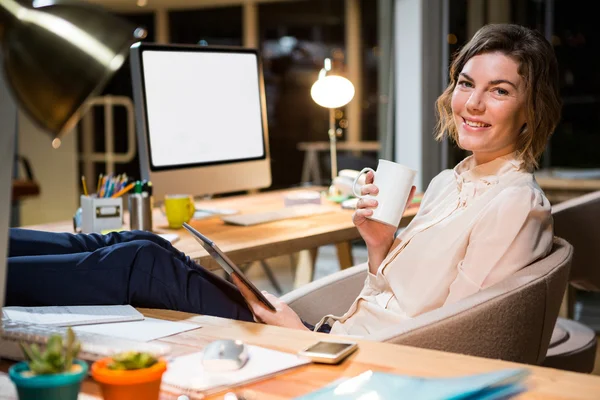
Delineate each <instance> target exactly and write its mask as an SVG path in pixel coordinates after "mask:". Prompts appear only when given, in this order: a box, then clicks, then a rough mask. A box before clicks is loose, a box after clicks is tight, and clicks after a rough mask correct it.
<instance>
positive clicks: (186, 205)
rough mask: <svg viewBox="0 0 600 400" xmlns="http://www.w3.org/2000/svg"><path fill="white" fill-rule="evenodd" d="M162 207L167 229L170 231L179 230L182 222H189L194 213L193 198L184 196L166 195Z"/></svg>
mask: <svg viewBox="0 0 600 400" xmlns="http://www.w3.org/2000/svg"><path fill="white" fill-rule="evenodd" d="M164 207H165V214H167V221H169V228H172V229H179V228H181V227H182V226H183V223H184V222H190V220H191V219H192V217H193V216H194V212H195V211H196V207H195V206H194V198H193V197H192V196H188V195H185V194H168V195H166V196H165V204H164Z"/></svg>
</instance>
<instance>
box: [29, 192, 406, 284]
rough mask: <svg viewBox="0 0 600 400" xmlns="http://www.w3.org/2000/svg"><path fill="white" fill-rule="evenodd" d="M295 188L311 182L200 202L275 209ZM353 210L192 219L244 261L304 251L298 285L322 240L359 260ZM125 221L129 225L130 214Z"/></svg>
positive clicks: (186, 239) (69, 227) (161, 226)
mask: <svg viewBox="0 0 600 400" xmlns="http://www.w3.org/2000/svg"><path fill="white" fill-rule="evenodd" d="M308 189H310V188H308ZM318 189H323V188H318ZM296 190H307V188H302V189H288V190H279V191H271V192H262V193H258V194H252V195H243V196H232V197H225V198H222V199H216V200H210V201H198V202H196V206H197V207H198V208H222V209H237V210H240V211H241V212H242V213H255V212H261V211H268V210H275V209H278V208H283V207H284V204H283V195H284V194H285V193H289V192H292V191H296ZM332 204H333V203H332ZM416 212H417V209H416V208H411V209H409V210H407V212H406V214H405V217H404V218H403V219H402V221H401V226H406V225H407V224H408V223H409V222H410V220H411V219H412V218H413V217H414V215H415V214H416ZM352 213H353V211H352V210H344V209H342V208H341V207H339V205H336V206H335V207H334V211H332V212H331V213H326V214H321V215H315V216H310V217H302V218H294V219H287V220H281V221H276V222H271V223H268V224H260V225H254V226H247V227H242V226H235V225H228V224H225V223H224V222H223V221H221V219H220V218H218V217H213V218H208V219H203V220H193V221H192V222H191V223H190V224H191V225H192V226H193V227H194V228H196V229H197V230H198V231H200V232H202V233H203V234H205V235H206V236H208V237H209V238H211V239H212V240H213V241H214V242H215V243H217V244H218V246H219V247H220V248H221V250H223V251H224V252H225V253H227V256H228V257H229V258H231V260H232V261H233V262H235V263H236V264H239V265H242V264H245V263H250V262H254V261H259V260H264V259H267V258H271V257H277V256H282V255H287V254H291V253H296V252H299V253H300V254H299V261H298V265H297V268H296V281H295V285H296V287H298V286H301V285H303V284H305V283H307V282H310V281H311V280H312V276H313V272H314V261H315V259H316V256H317V250H318V248H319V247H320V246H324V245H328V244H335V245H336V247H337V251H338V259H339V260H340V267H341V268H347V267H350V266H352V265H354V262H353V260H352V247H351V244H350V242H351V241H352V240H355V239H359V238H360V235H359V234H358V230H357V229H356V228H355V226H354V224H353V223H352ZM125 222H126V226H127V222H128V221H127V216H126V217H125ZM153 222H154V228H155V230H156V231H158V232H176V233H177V234H178V235H179V237H180V239H179V241H177V242H176V243H175V244H174V245H175V247H177V248H178V249H179V250H181V251H183V252H184V253H186V254H187V255H188V256H190V257H191V258H192V259H193V260H195V261H196V262H198V263H199V264H200V265H202V266H204V267H205V268H207V269H209V270H217V269H220V267H219V266H218V264H217V263H216V262H215V261H214V260H213V259H212V257H211V256H209V255H208V253H207V252H206V251H205V250H204V249H203V248H202V247H201V246H200V245H199V244H198V242H196V240H195V239H194V238H193V237H192V236H191V235H190V234H188V232H187V231H186V230H185V229H179V230H169V229H168V224H167V219H166V217H165V216H164V215H163V214H162V212H161V211H160V210H159V209H156V210H154V213H153ZM26 228H29V229H37V230H43V231H51V232H72V231H73V224H72V222H71V221H63V222H58V223H51V224H44V225H34V226H28V227H26Z"/></svg>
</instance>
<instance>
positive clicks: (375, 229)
mask: <svg viewBox="0 0 600 400" xmlns="http://www.w3.org/2000/svg"><path fill="white" fill-rule="evenodd" d="M374 178H375V175H374V174H373V171H369V172H367V174H366V176H365V184H364V185H363V186H362V187H361V189H360V194H361V195H363V196H364V195H371V196H374V197H375V198H360V199H358V203H357V204H356V211H355V212H354V215H353V216H352V222H353V223H354V225H355V226H356V228H357V229H358V232H359V233H360V236H362V238H363V240H364V241H365V243H366V244H367V247H369V248H372V249H378V248H381V247H385V246H388V249H389V246H391V245H392V242H393V241H394V234H395V233H396V228H394V227H393V226H391V225H387V224H383V223H381V222H378V221H374V220H371V219H369V218H367V217H370V216H372V215H373V210H374V209H375V208H377V205H378V202H377V199H376V196H377V193H379V188H378V187H377V186H375V184H373V179H374Z"/></svg>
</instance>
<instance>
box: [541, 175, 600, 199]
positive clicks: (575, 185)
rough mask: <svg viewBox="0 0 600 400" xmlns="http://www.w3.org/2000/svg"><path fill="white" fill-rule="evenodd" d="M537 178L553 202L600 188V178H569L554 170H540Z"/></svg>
mask: <svg viewBox="0 0 600 400" xmlns="http://www.w3.org/2000/svg"><path fill="white" fill-rule="evenodd" d="M535 179H536V181H537V182H538V184H539V185H540V187H541V188H542V190H544V193H545V194H546V196H547V197H548V200H550V203H552V204H558V203H560V202H562V201H565V200H569V199H571V198H573V197H577V196H582V195H584V194H586V193H589V192H594V191H596V190H600V179H567V178H564V177H561V176H560V175H556V174H555V173H554V172H553V171H552V170H547V171H544V170H540V171H538V172H536V173H535Z"/></svg>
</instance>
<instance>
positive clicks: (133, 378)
mask: <svg viewBox="0 0 600 400" xmlns="http://www.w3.org/2000/svg"><path fill="white" fill-rule="evenodd" d="M166 369H167V362H166V360H164V359H162V358H156V357H154V356H153V355H152V354H149V353H144V352H136V351H127V352H124V353H119V354H115V355H113V356H112V357H106V358H103V359H100V360H97V361H96V362H94V363H93V364H92V377H93V378H94V379H95V380H96V381H97V382H98V383H99V384H100V387H101V389H102V396H103V397H104V400H129V399H144V400H158V398H159V396H160V383H161V380H162V375H163V373H164V372H165V371H166Z"/></svg>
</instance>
